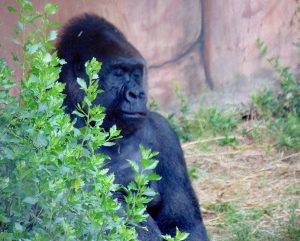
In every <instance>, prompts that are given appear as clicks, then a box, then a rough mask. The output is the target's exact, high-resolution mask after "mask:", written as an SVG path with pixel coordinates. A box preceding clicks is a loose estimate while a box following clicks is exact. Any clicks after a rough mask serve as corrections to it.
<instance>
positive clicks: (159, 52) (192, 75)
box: [0, 0, 300, 111]
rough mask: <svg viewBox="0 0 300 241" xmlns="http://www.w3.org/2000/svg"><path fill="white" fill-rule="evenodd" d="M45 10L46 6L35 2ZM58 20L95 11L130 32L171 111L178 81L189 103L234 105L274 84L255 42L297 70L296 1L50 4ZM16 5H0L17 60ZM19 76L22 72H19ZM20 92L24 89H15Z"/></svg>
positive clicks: (0, 22)
mask: <svg viewBox="0 0 300 241" xmlns="http://www.w3.org/2000/svg"><path fill="white" fill-rule="evenodd" d="M32 2H33V4H34V5H35V6H37V7H38V8H42V1H38V0H34V1H32ZM52 2H54V3H57V4H58V5H59V12H58V14H57V15H55V16H54V17H53V18H54V19H53V20H55V21H60V22H62V23H65V22H66V21H67V20H68V19H70V18H71V17H73V16H75V15H78V14H81V13H84V12H93V13H96V14H98V15H102V16H103V17H105V18H106V19H108V20H109V21H111V22H112V23H113V24H114V25H116V26H118V27H119V28H120V30H121V31H122V32H124V33H125V34H126V36H127V38H128V39H129V41H130V42H132V43H133V44H134V45H135V46H136V47H137V48H138V49H139V51H140V52H141V53H142V54H143V55H144V57H145V58H146V60H147V62H148V66H149V71H148V77H149V93H150V96H152V97H153V98H155V99H156V100H157V101H158V103H159V104H160V106H161V109H163V110H165V111H173V108H175V106H176V105H177V104H178V100H177V99H176V96H175V93H174V88H173V84H172V82H174V81H175V80H177V81H179V82H180V85H181V88H182V89H183V90H184V91H186V93H187V94H188V98H189V100H190V101H191V103H197V102H199V99H200V97H201V96H202V97H203V98H204V99H205V100H206V101H208V102H211V103H217V104H235V103H241V102H246V101H248V100H249V94H250V93H252V92H253V91H254V90H255V89H257V88H258V87H259V86H261V85H274V83H275V81H274V75H273V72H272V68H271V67H270V66H269V65H268V64H267V63H266V60H265V59H264V58H261V56H260V55H259V51H258V49H257V47H256V39H257V38H260V39H262V40H264V41H265V42H266V43H267V45H268V47H269V51H270V54H272V55H278V56H281V60H282V62H283V63H285V64H287V65H290V66H296V63H297V56H296V53H295V52H296V51H295V48H294V47H293V43H295V42H297V41H299V37H300V34H299V23H298V20H299V16H297V15H296V8H297V1H295V0H285V1H277V0H265V1H260V0H249V1H240V0H228V1H226V2H225V1H219V0H186V1H182V0H164V1H158V0H153V1H148V0H130V1H118V0H90V1H75V0H74V1H58V0H54V1H52ZM14 4H15V1H13V0H4V1H1V2H0V28H1V35H0V43H1V47H0V56H2V57H4V58H5V59H7V61H8V62H9V64H10V65H12V66H13V67H14V63H13V61H11V57H10V56H11V52H13V51H16V47H15V46H14V45H13V44H12V43H11V42H10V39H11V38H12V37H13V34H14V25H15V24H16V17H15V16H14V15H13V14H10V13H8V12H7V10H6V9H7V8H6V6H7V5H14ZM16 74H17V76H18V72H17V73H16ZM13 93H14V94H18V90H17V89H16V90H14V91H13Z"/></svg>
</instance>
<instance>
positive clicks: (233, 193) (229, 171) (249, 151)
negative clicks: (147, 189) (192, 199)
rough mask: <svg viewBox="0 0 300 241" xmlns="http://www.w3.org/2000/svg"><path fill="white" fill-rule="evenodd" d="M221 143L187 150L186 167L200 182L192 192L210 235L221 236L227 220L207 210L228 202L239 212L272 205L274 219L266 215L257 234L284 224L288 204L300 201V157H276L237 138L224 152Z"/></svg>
mask: <svg viewBox="0 0 300 241" xmlns="http://www.w3.org/2000/svg"><path fill="white" fill-rule="evenodd" d="M219 139H220V138H218V137H217V138H212V139H207V140H200V141H194V142H190V143H184V144H183V149H184V152H185V158H186V161H187V163H188V166H189V168H193V169H194V171H195V172H196V175H197V176H198V177H197V178H195V179H194V180H193V186H194V188H195V190H196V193H197V195H198V197H199V199H200V201H201V207H202V212H203V216H204V219H205V223H206V226H207V228H208V230H209V231H210V232H211V233H213V234H214V236H215V235H217V236H218V233H219V231H218V230H219V228H218V227H219V225H221V224H222V223H223V221H222V217H221V216H222V215H223V214H222V213H220V212H215V211H213V210H210V209H209V208H207V207H209V206H211V205H212V204H218V203H225V202H230V203H232V204H234V206H235V207H237V208H238V209H241V210H245V209H250V208H262V209H266V208H268V207H271V206H272V205H274V207H275V209H273V211H274V213H275V215H268V214H266V215H264V217H263V218H262V219H260V220H259V222H258V223H257V228H260V226H263V227H268V226H269V228H272V225H273V223H274V221H275V220H280V219H286V218H287V215H288V214H287V212H285V209H284V208H283V207H284V204H286V203H288V202H290V201H298V202H299V201H300V153H292V154H291V153H284V152H278V151H277V150H275V149H274V148H272V146H271V145H264V144H263V143H259V144H258V143H255V142H254V141H253V140H252V139H251V138H247V137H238V139H239V144H238V145H233V146H230V145H227V146H220V145H218V144H217V141H218V140H219ZM270 146H271V147H270ZM203 150H205V151H203ZM297 211H299V212H300V210H297Z"/></svg>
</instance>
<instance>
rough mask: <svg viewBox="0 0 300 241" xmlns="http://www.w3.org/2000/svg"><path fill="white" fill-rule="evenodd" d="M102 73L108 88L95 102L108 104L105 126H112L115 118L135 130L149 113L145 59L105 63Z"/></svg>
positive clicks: (118, 122)
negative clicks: (145, 84)
mask: <svg viewBox="0 0 300 241" xmlns="http://www.w3.org/2000/svg"><path fill="white" fill-rule="evenodd" d="M100 76H101V77H100V80H101V81H100V83H101V84H100V88H101V89H102V90H104V92H103V93H101V94H100V95H99V96H98V97H97V99H96V101H95V102H96V103H98V104H100V105H102V106H104V107H106V115H107V116H106V119H105V121H104V127H105V128H109V127H110V126H111V123H112V122H113V123H115V124H117V126H118V127H119V128H120V129H121V130H127V132H128V128H129V129H130V132H132V130H133V129H135V128H137V127H138V126H140V125H141V124H142V122H143V121H144V119H145V118H146V116H147V107H146V104H147V96H146V92H145V91H144V89H145V86H144V83H145V63H144V60H143V59H136V58H131V59H128V58H122V57H120V58H117V59H115V60H114V61H112V62H111V63H109V64H106V65H105V64H104V65H103V67H102V70H101V71H100ZM107 120H109V121H107ZM131 129H132V130H131ZM127 132H125V133H123V134H126V133H127Z"/></svg>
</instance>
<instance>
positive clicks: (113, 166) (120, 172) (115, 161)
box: [100, 140, 151, 185]
mask: <svg viewBox="0 0 300 241" xmlns="http://www.w3.org/2000/svg"><path fill="white" fill-rule="evenodd" d="M139 144H141V145H143V146H144V147H145V148H151V146H150V144H149V143H147V141H145V140H144V141H143V142H142V143H139ZM139 144H138V143H136V142H131V141H130V140H127V141H126V140H122V141H120V142H118V143H117V144H116V145H115V146H112V147H104V148H101V149H100V151H101V152H102V153H103V154H106V155H107V156H109V157H110V160H108V161H107V166H106V167H108V168H109V170H110V172H113V173H114V175H115V182H116V183H119V184H123V185H127V184H129V182H130V181H132V180H133V179H134V172H133V171H132V169H131V167H130V165H129V163H128V160H131V161H134V162H136V163H137V165H138V166H139V167H141V162H140V158H141V151H140V148H139Z"/></svg>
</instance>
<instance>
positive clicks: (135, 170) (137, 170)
mask: <svg viewBox="0 0 300 241" xmlns="http://www.w3.org/2000/svg"><path fill="white" fill-rule="evenodd" d="M127 161H128V163H129V165H130V167H131V169H132V170H133V171H134V172H135V173H138V172H139V166H138V165H137V163H136V162H134V161H131V160H127Z"/></svg>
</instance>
